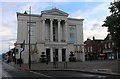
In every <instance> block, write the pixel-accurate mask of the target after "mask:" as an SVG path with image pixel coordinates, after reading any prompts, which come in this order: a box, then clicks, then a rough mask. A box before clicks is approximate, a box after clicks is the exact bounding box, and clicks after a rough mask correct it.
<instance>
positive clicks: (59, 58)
mask: <svg viewBox="0 0 120 79" xmlns="http://www.w3.org/2000/svg"><path fill="white" fill-rule="evenodd" d="M58 61H62V50H61V49H60V48H59V49H58Z"/></svg>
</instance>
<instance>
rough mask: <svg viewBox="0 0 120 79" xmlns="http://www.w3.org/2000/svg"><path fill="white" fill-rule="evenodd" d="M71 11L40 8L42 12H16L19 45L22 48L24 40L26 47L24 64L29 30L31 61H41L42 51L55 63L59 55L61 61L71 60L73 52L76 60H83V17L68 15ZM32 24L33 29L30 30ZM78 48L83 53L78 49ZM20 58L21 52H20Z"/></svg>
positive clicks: (23, 57) (26, 58)
mask: <svg viewBox="0 0 120 79" xmlns="http://www.w3.org/2000/svg"><path fill="white" fill-rule="evenodd" d="M68 16H69V14H68V13H65V12H63V11H61V10H59V9H56V8H53V9H51V10H45V11H41V14H40V15H36V14H28V13H26V12H25V13H17V22H18V29H17V42H16V48H18V49H19V52H20V51H21V50H22V49H21V48H20V44H21V43H22V42H23V41H24V40H25V50H24V51H23V52H22V56H21V57H22V59H23V61H24V63H28V57H29V55H28V54H29V51H28V50H29V33H30V51H31V61H33V62H38V61H39V59H40V58H41V52H45V55H46V58H47V59H48V61H50V62H53V61H54V60H53V58H54V57H55V56H56V57H57V60H58V61H59V62H62V61H69V55H70V52H71V51H72V52H74V54H75V56H76V59H77V60H81V61H84V49H83V20H84V19H75V18H69V17H68ZM29 27H30V29H29ZM76 47H77V48H79V51H82V53H81V52H75V51H78V50H76ZM17 58H19V53H18V54H17Z"/></svg>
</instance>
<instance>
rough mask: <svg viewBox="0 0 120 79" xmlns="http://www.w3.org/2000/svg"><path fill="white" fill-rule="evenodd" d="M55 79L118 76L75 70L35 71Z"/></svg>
mask: <svg viewBox="0 0 120 79" xmlns="http://www.w3.org/2000/svg"><path fill="white" fill-rule="evenodd" d="M36 72H38V73H42V74H45V75H48V76H52V77H54V78H56V79H120V77H118V76H110V75H99V74H90V73H83V72H76V71H36Z"/></svg>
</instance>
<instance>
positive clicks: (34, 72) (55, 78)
mask: <svg viewBox="0 0 120 79" xmlns="http://www.w3.org/2000/svg"><path fill="white" fill-rule="evenodd" d="M30 72H32V73H34V74H37V75H40V76H45V77H49V78H52V79H57V78H54V77H51V76H48V75H45V74H42V73H37V72H34V71H30Z"/></svg>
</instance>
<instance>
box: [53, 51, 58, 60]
mask: <svg viewBox="0 0 120 79" xmlns="http://www.w3.org/2000/svg"><path fill="white" fill-rule="evenodd" d="M53 61H58V49H55V50H54V52H53Z"/></svg>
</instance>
